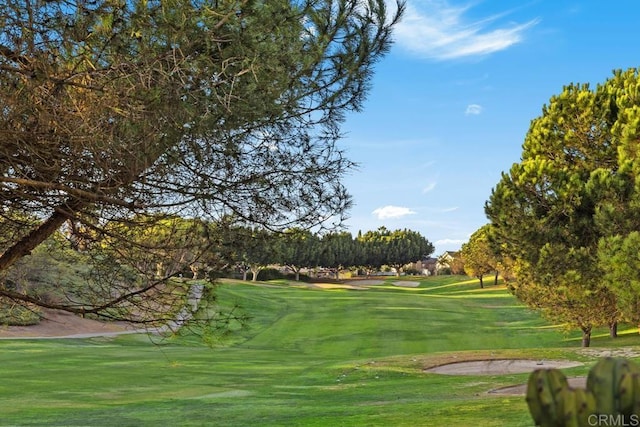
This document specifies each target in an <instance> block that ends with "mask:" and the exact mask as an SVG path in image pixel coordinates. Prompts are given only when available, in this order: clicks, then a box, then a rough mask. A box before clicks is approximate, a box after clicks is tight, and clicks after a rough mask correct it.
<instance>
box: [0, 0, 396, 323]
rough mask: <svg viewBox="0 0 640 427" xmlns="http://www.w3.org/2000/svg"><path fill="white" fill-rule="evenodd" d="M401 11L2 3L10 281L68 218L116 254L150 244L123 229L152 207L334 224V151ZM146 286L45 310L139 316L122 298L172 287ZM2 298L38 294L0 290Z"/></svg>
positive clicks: (0, 94) (149, 2)
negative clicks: (347, 116) (16, 266)
mask: <svg viewBox="0 0 640 427" xmlns="http://www.w3.org/2000/svg"><path fill="white" fill-rule="evenodd" d="M403 7H404V6H403V4H401V3H400V4H398V8H397V12H396V13H394V14H393V15H389V14H388V13H387V8H386V2H385V1H384V0H371V1H367V2H363V1H360V0H339V1H332V0H320V1H316V0H304V1H288V0H287V1H285V0H274V1H269V2H263V1H254V0H241V1H226V0H223V1H217V0H216V1H201V2H192V1H188V0H175V1H171V2H166V1H161V0H131V1H113V0H91V1H86V0H65V1H62V0H59V1H58V0H54V1H26V0H7V1H5V2H4V3H3V7H2V8H1V9H0V22H2V28H1V29H0V103H2V105H3V109H2V114H1V115H0V134H1V135H2V139H3V143H2V145H0V201H1V203H2V210H1V211H0V251H1V253H0V280H2V278H3V277H4V276H5V275H6V274H7V272H8V270H9V269H10V268H11V267H12V266H13V265H14V264H15V263H16V262H17V261H18V260H20V259H21V258H23V257H27V256H28V255H29V253H31V251H33V250H34V249H35V248H36V247H37V246H38V245H40V244H42V243H43V242H44V241H46V240H47V239H48V238H49V237H50V236H52V235H53V234H54V233H55V232H56V231H57V230H59V229H60V228H61V227H62V226H63V225H64V224H69V227H70V228H72V229H74V230H90V233H88V232H87V233H85V235H86V236H90V237H91V238H92V239H93V240H95V242H96V244H93V245H89V246H90V247H91V248H92V250H98V249H99V250H101V251H104V250H105V248H106V246H107V245H111V246H112V248H111V250H110V251H109V255H110V256H115V257H117V256H118V255H119V254H120V251H119V248H120V247H122V246H123V245H126V246H127V247H128V249H127V251H126V252H127V254H129V256H130V255H131V254H132V253H133V252H134V249H138V253H139V254H141V255H140V256H148V255H149V251H148V250H147V248H145V246H144V245H140V244H139V242H137V241H135V239H134V240H130V239H128V237H129V233H130V232H131V227H134V226H141V227H148V226H149V223H148V222H147V221H144V224H140V223H138V222H137V221H135V220H132V219H135V218H137V217H140V216H141V215H149V214H152V215H149V216H148V217H149V218H151V217H153V218H160V217H161V215H159V214H161V213H168V214H171V215H175V214H180V215H182V216H184V217H187V216H188V217H200V218H203V219H204V220H206V221H211V222H216V221H218V220H219V219H220V218H221V217H224V216H226V215H229V214H233V215H235V217H237V218H240V219H241V220H242V222H243V223H245V224H254V225H260V226H264V227H271V228H287V227H291V226H293V225H297V226H301V227H309V226H312V225H318V224H322V223H323V221H324V220H325V219H326V218H328V217H331V216H333V215H335V216H336V217H338V218H341V217H342V215H343V214H344V212H345V211H346V209H347V208H348V207H349V205H350V198H349V196H348V195H347V193H346V191H345V189H344V187H343V186H342V185H341V183H340V179H341V177H342V175H343V174H344V173H345V171H346V170H348V169H349V168H350V167H351V162H349V161H348V160H347V159H346V158H345V157H344V155H343V153H342V152H341V151H340V150H339V149H338V148H337V146H336V142H337V140H338V139H339V137H340V132H339V125H340V123H341V122H342V120H343V119H344V114H345V112H347V111H350V110H359V109H361V108H362V106H363V101H364V99H365V96H366V94H367V91H368V88H369V84H370V78H371V76H372V73H373V68H374V65H375V64H376V62H377V61H378V60H379V59H380V58H381V57H382V56H383V55H384V54H385V53H386V52H387V51H388V49H389V47H390V43H391V30H392V27H393V25H394V24H395V23H396V22H397V20H398V19H399V17H400V15H401V14H402V11H403ZM25 213H26V214H28V215H25ZM117 222H120V223H123V224H126V227H117V226H114V225H113V224H114V223H117ZM121 230H124V231H125V232H124V234H122V235H120V234H118V231H121ZM209 246H210V245H209V244H208V243H206V244H205V245H204V248H201V250H202V251H205V250H208V249H209ZM158 253H159V252H158ZM133 258H136V257H133ZM94 259H96V260H100V262H103V261H104V260H105V257H104V256H98V257H94ZM110 260H111V261H112V264H113V265H112V267H114V268H115V267H116V266H120V267H123V266H124V265H126V264H131V262H130V260H131V258H130V257H129V258H127V257H119V258H110ZM141 280H142V281H143V282H144V283H138V284H136V286H135V287H132V288H131V289H129V290H124V289H121V290H120V291H119V292H117V293H111V294H109V293H108V292H106V293H103V294H101V297H100V298H93V297H91V298H89V297H87V298H84V299H81V300H80V301H75V302H73V303H71V302H69V303H56V304H49V306H52V307H53V306H55V307H56V308H61V309H64V310H68V311H71V312H76V313H83V314H87V313H93V314H98V315H100V314H104V313H105V312H107V311H109V310H110V312H111V313H113V312H118V313H119V315H121V316H122V317H123V318H127V317H132V316H128V315H127V313H126V310H115V311H114V310H113V309H114V308H116V307H121V306H123V305H125V304H124V303H125V302H126V301H128V300H130V299H134V298H135V299H140V298H150V299H152V298H154V296H156V295H158V294H159V293H160V292H159V291H160V290H161V289H167V290H168V291H169V293H171V290H170V289H169V288H168V287H167V280H162V278H157V277H153V278H149V277H147V276H145V275H142V276H141ZM0 296H4V297H7V298H11V299H13V300H15V301H22V302H25V303H32V304H37V305H44V302H43V301H42V300H41V299H39V298H38V297H37V296H36V295H34V294H30V293H26V292H18V291H15V290H9V289H7V288H6V287H2V286H0ZM166 306H168V304H156V305H153V304H149V307H155V308H156V309H158V308H160V307H166ZM155 314H157V311H156V310H155V309H154V310H151V311H150V313H149V315H150V316H151V317H150V318H153V317H154V316H155ZM139 315H140V313H139V312H138V313H136V314H135V318H139ZM147 320H149V319H146V320H145V321H147Z"/></svg>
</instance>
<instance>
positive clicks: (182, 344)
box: [0, 276, 640, 426]
mask: <svg viewBox="0 0 640 427" xmlns="http://www.w3.org/2000/svg"><path fill="white" fill-rule="evenodd" d="M385 280H386V282H387V284H385V285H382V286H370V287H368V288H367V289H366V290H350V289H348V288H344V287H339V288H331V289H322V288H319V287H309V286H307V285H304V286H297V285H296V284H295V283H294V284H292V283H290V282H281V281H275V282H274V281H271V282H268V283H263V282H257V283H246V282H241V281H225V282H224V284H222V285H221V286H219V288H218V299H219V301H220V303H221V304H222V305H223V306H228V307H230V306H232V305H234V304H239V305H240V306H241V307H242V311H243V312H244V313H246V314H247V315H249V316H250V317H251V320H250V323H249V327H248V328H247V329H244V330H241V331H238V332H237V333H236V334H235V335H234V336H232V337H231V338H229V339H228V340H226V341H223V342H221V343H219V344H218V347H215V348H211V347H207V346H205V345H203V344H202V343H201V342H200V341H198V339H197V338H196V337H190V336H183V337H177V338H174V339H172V340H169V341H168V342H165V343H163V345H160V346H157V345H152V344H151V343H150V342H149V340H148V339H146V338H145V337H144V336H122V337H119V338H94V339H85V340H55V341H54V340H51V341H35V340H31V341H29V340H27V341H17V340H14V341H11V340H9V341H0V346H2V347H1V348H2V351H1V352H0V375H1V376H2V381H0V425H64V426H73V425H91V426H113V425H118V426H164V425H167V426H169V425H170V426H211V425H215V426H250V425H255V426H338V425H340V426H364V425H366V426H442V425H465V426H466V425H473V426H505V425H508V426H530V425H531V420H530V417H529V414H528V412H527V409H526V403H525V402H524V399H523V398H522V397H520V396H512V397H506V396H496V395H491V394H488V393H487V392H488V391H489V390H492V389H495V388H499V387H504V386H507V385H513V384H520V383H523V382H525V381H526V377H527V374H514V375H493V376H464V377H456V376H445V375H438V374H431V373H425V372H424V369H425V368H427V367H430V366H436V365H439V364H443V363H451V362H455V361H461V360H480V359H487V358H541V359H542V358H544V359H574V360H580V361H584V362H585V366H583V367H578V368H572V369H571V370H569V371H568V372H569V373H571V375H583V374H585V373H586V372H587V370H588V364H589V363H590V362H592V361H593V360H594V358H593V356H590V355H586V354H583V353H580V352H579V351H576V350H578V346H579V342H580V341H579V340H580V335H579V334H578V333H572V334H566V333H565V332H564V331H563V330H562V328H561V327H559V326H558V325H551V324H549V323H548V322H546V321H544V320H543V319H541V318H540V317H539V316H538V315H537V314H536V313H533V312H531V311H530V310H528V309H527V308H526V307H524V306H522V305H520V304H519V303H518V302H517V301H516V300H515V299H514V298H513V297H512V296H511V295H510V294H509V293H508V292H507V291H506V289H505V288H504V287H503V286H502V285H498V286H496V287H493V286H492V284H491V285H489V284H487V286H486V288H485V289H480V288H479V284H478V281H477V280H469V279H467V278H461V277H451V276H441V277H432V278H427V279H422V280H421V281H420V286H419V287H417V288H408V287H407V288H402V287H397V286H393V285H390V284H389V283H391V282H392V281H394V280H397V279H396V278H394V277H390V278H387V279H385ZM402 280H404V278H402ZM220 308H223V307H220ZM621 329H622V331H621V332H620V334H621V335H622V336H621V337H620V338H618V340H619V341H615V340H612V339H610V338H608V335H607V334H606V333H605V332H606V331H601V330H598V331H596V332H595V333H594V339H593V343H592V344H593V345H594V346H603V345H606V346H617V345H626V346H635V345H637V344H638V342H640V338H638V335H637V330H635V332H636V334H635V335H634V334H631V333H629V332H628V331H630V330H631V329H627V328H621ZM618 343H621V344H618Z"/></svg>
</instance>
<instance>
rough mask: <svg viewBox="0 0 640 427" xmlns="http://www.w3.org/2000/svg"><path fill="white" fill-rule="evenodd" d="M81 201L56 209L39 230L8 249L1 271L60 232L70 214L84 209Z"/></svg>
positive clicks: (4, 254) (3, 258)
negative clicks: (57, 231)
mask: <svg viewBox="0 0 640 427" xmlns="http://www.w3.org/2000/svg"><path fill="white" fill-rule="evenodd" d="M82 205H83V204H82V203H81V202H79V201H75V202H70V203H68V204H67V205H63V206H60V207H58V208H56V210H55V212H54V213H53V214H51V216H50V217H49V218H48V219H47V220H46V221H44V222H43V223H42V224H40V226H39V227H38V228H36V229H35V230H33V231H32V232H31V233H29V234H27V235H26V236H25V237H23V238H22V239H20V240H19V241H18V242H16V244H14V245H13V246H11V247H10V248H8V249H7V250H6V251H4V253H3V254H2V256H0V271H5V270H6V269H7V268H9V267H11V266H12V265H13V264H14V263H15V262H16V261H18V260H19V259H20V258H22V257H24V256H26V255H29V254H31V251H32V250H34V249H35V248H36V247H37V246H38V245H39V244H40V243H42V242H44V241H45V240H47V238H48V237H49V236H51V235H52V234H53V233H55V232H56V230H58V229H59V228H60V227H61V226H62V224H64V222H65V221H66V220H67V219H69V217H70V212H74V211H77V210H78V209H80V208H81V207H82Z"/></svg>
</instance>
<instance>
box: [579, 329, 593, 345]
mask: <svg viewBox="0 0 640 427" xmlns="http://www.w3.org/2000/svg"><path fill="white" fill-rule="evenodd" d="M581 329H582V347H589V346H590V345H591V327H584V328H581Z"/></svg>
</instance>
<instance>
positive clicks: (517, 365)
mask: <svg viewBox="0 0 640 427" xmlns="http://www.w3.org/2000/svg"><path fill="white" fill-rule="evenodd" d="M581 365H582V363H580V362H573V361H569V360H532V359H531V360H530V359H498V360H476V361H471V362H456V363H449V364H447V365H441V366H436V367H434V368H429V369H425V370H424V372H430V373H436V374H443V375H503V374H519V373H524V372H531V371H534V370H536V369H544V368H572V367H574V366H581Z"/></svg>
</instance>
